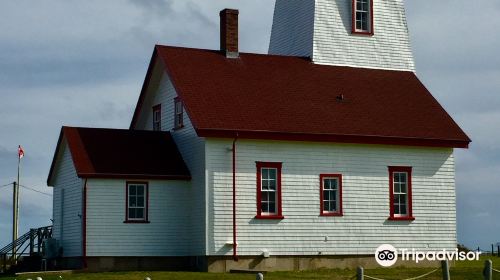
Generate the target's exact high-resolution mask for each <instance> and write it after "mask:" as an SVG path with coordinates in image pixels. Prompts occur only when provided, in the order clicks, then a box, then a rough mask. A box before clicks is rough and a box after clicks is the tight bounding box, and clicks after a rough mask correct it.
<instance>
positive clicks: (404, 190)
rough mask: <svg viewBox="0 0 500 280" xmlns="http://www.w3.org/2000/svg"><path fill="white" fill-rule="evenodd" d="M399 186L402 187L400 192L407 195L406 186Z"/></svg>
mask: <svg viewBox="0 0 500 280" xmlns="http://www.w3.org/2000/svg"><path fill="white" fill-rule="evenodd" d="M399 186H400V190H401V191H400V192H401V193H404V194H406V193H407V191H406V184H400V185H399Z"/></svg>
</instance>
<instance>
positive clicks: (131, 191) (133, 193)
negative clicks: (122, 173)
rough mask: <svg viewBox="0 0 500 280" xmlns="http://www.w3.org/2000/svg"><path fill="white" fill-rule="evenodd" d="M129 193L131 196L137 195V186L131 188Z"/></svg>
mask: <svg viewBox="0 0 500 280" xmlns="http://www.w3.org/2000/svg"><path fill="white" fill-rule="evenodd" d="M128 193H129V195H135V193H136V188H135V185H130V186H129V189H128Z"/></svg>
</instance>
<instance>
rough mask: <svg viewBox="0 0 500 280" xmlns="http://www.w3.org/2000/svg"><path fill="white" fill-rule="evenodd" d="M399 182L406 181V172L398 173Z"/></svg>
mask: <svg viewBox="0 0 500 280" xmlns="http://www.w3.org/2000/svg"><path fill="white" fill-rule="evenodd" d="M399 177H400V179H401V181H400V182H403V183H406V173H399Z"/></svg>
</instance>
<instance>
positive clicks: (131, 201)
mask: <svg viewBox="0 0 500 280" xmlns="http://www.w3.org/2000/svg"><path fill="white" fill-rule="evenodd" d="M128 206H129V207H136V206H137V199H136V197H135V196H131V197H130V198H129V203H128Z"/></svg>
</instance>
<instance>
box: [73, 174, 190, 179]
mask: <svg viewBox="0 0 500 280" xmlns="http://www.w3.org/2000/svg"><path fill="white" fill-rule="evenodd" d="M78 177H80V178H85V179H129V180H147V179H149V180H172V181H190V180H191V176H190V175H161V174H119V173H78Z"/></svg>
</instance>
